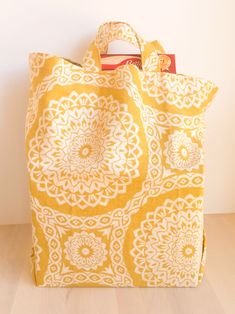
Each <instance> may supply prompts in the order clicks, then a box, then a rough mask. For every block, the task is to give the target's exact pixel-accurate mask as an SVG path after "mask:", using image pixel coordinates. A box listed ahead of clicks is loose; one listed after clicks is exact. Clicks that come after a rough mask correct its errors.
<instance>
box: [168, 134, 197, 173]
mask: <svg viewBox="0 0 235 314" xmlns="http://www.w3.org/2000/svg"><path fill="white" fill-rule="evenodd" d="M165 154H166V157H167V162H168V163H169V164H170V165H171V167H172V168H177V169H180V170H185V169H188V170H190V169H193V168H197V167H198V166H199V164H200V162H201V156H202V154H201V151H200V148H199V147H198V145H197V144H196V143H193V142H192V139H191V138H190V137H188V136H187V135H186V134H185V133H184V132H175V133H173V134H171V135H170V136H169V140H168V142H167V143H166V151H165Z"/></svg>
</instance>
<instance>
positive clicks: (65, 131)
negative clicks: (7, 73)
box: [29, 92, 142, 209]
mask: <svg viewBox="0 0 235 314" xmlns="http://www.w3.org/2000/svg"><path fill="white" fill-rule="evenodd" d="M45 130H46V131H45ZM137 135H138V126H137V125H136V124H135V123H134V121H133V119H132V116H131V115H130V114H129V113H128V111H127V105H126V104H121V103H119V102H118V101H116V100H115V99H114V98H113V97H112V96H109V97H103V96H102V97H98V96H97V95H96V94H90V95H88V94H78V93H76V92H72V93H71V95H70V96H69V97H63V98H61V99H60V100H59V101H51V102H50V104H49V107H48V108H47V109H45V110H44V113H43V116H42V117H41V119H40V122H39V127H38V130H37V133H36V138H34V139H32V141H31V142H30V153H29V157H30V158H29V168H30V170H31V178H32V180H33V181H34V182H36V183H37V187H38V189H39V190H41V191H46V192H47V193H48V195H49V196H53V197H55V198H56V200H57V201H58V203H59V204H64V203H67V204H69V205H72V206H79V207H80V208H81V209H86V208H87V207H89V206H92V207H95V206H96V205H97V204H102V205H107V204H108V202H109V200H110V199H112V198H115V197H116V196H117V195H118V194H124V193H125V192H126V187H127V186H128V185H129V184H130V183H131V182H132V180H133V179H134V178H136V177H138V176H139V169H138V167H139V160H138V159H139V157H140V156H141V154H142V152H141V149H140V147H139V139H138V137H137Z"/></svg>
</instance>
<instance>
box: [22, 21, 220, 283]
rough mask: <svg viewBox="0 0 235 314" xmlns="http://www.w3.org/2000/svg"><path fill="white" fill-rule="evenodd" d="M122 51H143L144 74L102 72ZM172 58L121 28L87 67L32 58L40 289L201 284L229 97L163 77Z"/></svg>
mask: <svg viewBox="0 0 235 314" xmlns="http://www.w3.org/2000/svg"><path fill="white" fill-rule="evenodd" d="M114 39H124V40H126V41H128V42H130V43H131V44H133V45H135V46H136V47H139V48H140V51H141V56H142V65H143V70H142V71H141V70H139V69H138V68H137V67H136V66H135V65H132V64H129V65H128V64H126V65H123V66H121V67H119V68H117V69H116V70H113V71H101V69H100V53H103V52H106V51H107V47H108V44H109V42H110V41H112V40H114ZM162 51H163V48H162V47H161V45H160V44H159V43H158V42H157V41H153V42H146V41H144V40H143V39H141V38H140V37H139V36H138V35H137V34H136V33H135V31H134V30H133V29H132V28H131V27H130V25H128V24H125V23H122V22H109V23H105V24H104V25H102V26H101V27H100V28H99V31H98V34H97V37H96V39H95V40H94V42H93V43H92V44H91V45H90V47H89V49H88V51H87V53H86V54H85V56H84V59H83V65H82V66H81V65H79V64H76V63H73V62H72V61H70V60H68V59H65V58H62V57H58V56H54V55H50V54H46V53H39V52H38V53H30V55H29V61H30V79H31V84H30V92H29V104H28V111H27V117H26V123H25V143H26V156H27V167H28V174H29V176H28V178H29V192H30V206H31V210H32V231H33V245H32V255H31V259H32V266H33V274H34V279H35V282H36V284H37V285H38V286H50V287H56V286H66V287H71V286H95V287H100V286H108V287H113V286H117V287H128V286H143V287H155V286H156V287H158V286H159V287H163V286H166V287H195V286H197V285H198V284H199V282H201V280H202V276H203V271H204V263H205V249H206V241H205V240H206V239H205V233H204V230H203V229H204V227H203V209H204V204H203V197H204V148H203V141H204V127H205V121H204V113H205V110H206V109H207V107H208V105H209V103H210V102H211V100H212V98H213V96H214V94H215V93H216V91H217V87H216V86H215V85H214V83H213V82H211V81H209V80H205V79H201V78H196V77H192V76H187V75H177V74H168V73H161V72H159V71H158V69H159V67H158V55H157V53H158V52H162ZM195 62H196V61H195Z"/></svg>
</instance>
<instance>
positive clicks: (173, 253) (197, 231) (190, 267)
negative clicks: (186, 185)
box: [131, 195, 203, 287]
mask: <svg viewBox="0 0 235 314" xmlns="http://www.w3.org/2000/svg"><path fill="white" fill-rule="evenodd" d="M193 202H194V204H193ZM165 204H166V205H165V206H163V207H157V208H156V209H155V211H153V212H152V211H151V212H148V213H147V215H146V217H145V219H144V220H143V221H142V222H141V224H140V227H139V228H138V229H136V230H135V231H134V236H135V238H134V243H133V249H132V251H131V254H132V256H133V258H134V264H135V271H136V272H137V273H139V274H140V275H141V277H142V279H143V280H144V281H145V282H147V285H148V286H161V285H163V286H164V285H168V286H178V287H181V286H182V287H184V286H195V285H197V272H198V268H199V266H200V259H199V257H200V256H201V254H202V238H203V224H202V219H203V215H202V211H201V210H200V207H201V198H198V199H197V201H196V202H195V201H194V200H193V197H192V196H190V195H188V196H187V198H185V199H177V200H176V201H175V202H172V201H170V200H167V201H166V202H165ZM195 206H196V208H195Z"/></svg>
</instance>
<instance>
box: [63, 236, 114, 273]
mask: <svg viewBox="0 0 235 314" xmlns="http://www.w3.org/2000/svg"><path fill="white" fill-rule="evenodd" d="M107 253H108V252H107V250H106V244H105V243H103V242H102V241H101V238H99V237H97V236H96V235H95V234H94V233H92V232H91V233H88V232H86V231H82V232H80V233H74V234H73V235H72V236H70V237H69V238H68V240H67V242H65V257H66V259H67V260H68V261H69V262H70V263H71V264H72V265H74V266H76V267H77V268H78V269H84V270H87V271H88V270H95V269H97V267H98V266H102V265H103V263H104V261H105V260H106V259H107V258H106V255H107Z"/></svg>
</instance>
